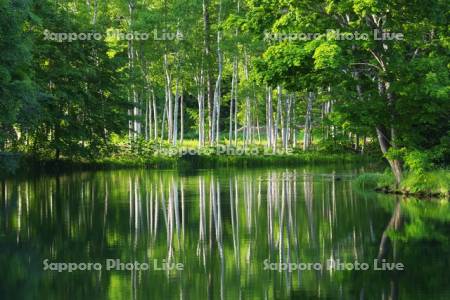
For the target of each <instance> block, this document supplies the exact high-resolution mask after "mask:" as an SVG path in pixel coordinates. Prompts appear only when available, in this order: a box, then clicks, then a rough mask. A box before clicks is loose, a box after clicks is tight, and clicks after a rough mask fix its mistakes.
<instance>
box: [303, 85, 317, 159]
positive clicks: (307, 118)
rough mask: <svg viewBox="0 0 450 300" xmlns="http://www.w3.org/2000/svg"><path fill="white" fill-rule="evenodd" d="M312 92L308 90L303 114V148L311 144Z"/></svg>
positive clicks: (313, 96)
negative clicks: (304, 113)
mask: <svg viewBox="0 0 450 300" xmlns="http://www.w3.org/2000/svg"><path fill="white" fill-rule="evenodd" d="M314 98H315V95H314V92H308V99H307V105H306V116H305V130H304V135H303V150H304V151H306V150H309V148H310V146H311V141H312V138H311V131H312V107H313V102H314Z"/></svg>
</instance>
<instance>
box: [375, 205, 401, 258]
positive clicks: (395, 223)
mask: <svg viewBox="0 0 450 300" xmlns="http://www.w3.org/2000/svg"><path fill="white" fill-rule="evenodd" d="M400 223H401V205H400V200H398V199H397V203H396V204H395V208H394V211H393V213H392V217H391V219H390V220H389V223H388V225H387V226H386V229H385V230H384V231H383V235H382V236H381V241H380V246H379V248H378V257H377V259H382V258H384V257H385V255H386V252H387V243H388V241H389V235H388V234H389V231H390V230H392V229H393V230H397V229H398V228H399V226H400Z"/></svg>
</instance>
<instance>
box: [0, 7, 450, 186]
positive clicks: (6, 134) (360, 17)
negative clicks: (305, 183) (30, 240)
mask: <svg viewBox="0 0 450 300" xmlns="http://www.w3.org/2000/svg"><path fill="white" fill-rule="evenodd" d="M448 14H449V6H448V2H447V1H445V0H430V1H425V2H424V1H410V0H395V1H385V0H355V1H350V0H343V1H332V0H323V1H317V0H316V1H310V0H303V1H291V0H202V1H200V0H193V1H183V0H167V1H163V0H155V1H146V0H128V1H126V0H120V1H119V0H112V1H106V0H84V1H70V0H64V1H58V0H53V1H50V0H39V1H32V0H17V1H11V0H2V1H0V16H1V18H0V22H1V26H0V151H2V152H3V153H23V154H27V155H32V156H33V157H36V158H38V159H39V158H50V157H51V158H56V159H59V158H68V159H74V158H86V159H96V158H98V157H108V156H112V155H114V154H117V153H120V152H126V151H131V152H133V151H138V150H139V152H138V155H152V154H154V153H155V152H156V151H157V149H161V147H183V146H187V147H211V146H217V145H227V146H229V147H243V148H247V147H252V146H254V147H262V148H266V149H272V150H273V151H274V152H275V151H287V150H288V149H296V151H298V152H302V151H308V150H309V151H318V150H325V151H331V152H332V151H338V152H339V151H353V152H365V151H366V149H369V148H371V147H372V148H371V149H376V151H379V153H380V155H381V154H382V155H383V156H384V157H385V158H386V159H387V161H388V162H389V166H390V169H391V170H392V174H394V176H395V181H396V183H397V184H399V183H400V182H401V181H402V177H403V175H404V174H403V171H404V170H413V171H414V172H417V173H421V174H422V173H423V172H425V171H428V170H430V169H432V168H442V167H446V166H447V165H448V159H449V149H450V134H449V120H450V116H449V113H450V102H449V93H450V77H449V67H450V59H449V55H448V53H449V48H450V43H449V42H450V40H449V32H448V17H449V15H448ZM135 149H138V150H135ZM142 149H144V150H145V151H142ZM380 150H381V151H380Z"/></svg>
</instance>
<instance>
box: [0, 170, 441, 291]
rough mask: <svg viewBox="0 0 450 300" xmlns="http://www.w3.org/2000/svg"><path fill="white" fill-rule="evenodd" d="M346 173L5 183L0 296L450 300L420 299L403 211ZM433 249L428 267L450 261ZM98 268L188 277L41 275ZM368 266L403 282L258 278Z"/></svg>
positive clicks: (325, 274)
mask: <svg viewBox="0 0 450 300" xmlns="http://www.w3.org/2000/svg"><path fill="white" fill-rule="evenodd" d="M353 172H354V171H341V172H336V171H330V170H326V171H323V170H320V169H313V170H306V169H304V170H301V169H287V170H257V171H246V172H231V171H228V172H225V171H221V172H218V171H216V172H213V171H204V172H203V173H201V174H199V175H195V176H180V175H179V174H177V173H176V172H170V171H166V172H151V171H114V172H97V173H79V174H72V175H66V176H58V177H47V178H39V179H30V180H26V181H20V182H16V181H14V180H10V181H3V182H2V183H1V196H0V205H1V208H0V229H1V232H0V234H1V235H0V247H1V257H0V267H1V268H2V270H4V272H3V274H2V275H0V277H1V278H0V279H1V280H0V293H1V294H2V295H6V296H9V297H11V298H15V299H22V298H23V299H25V298H38V297H39V298H48V299H52V298H58V299H59V298H62V297H69V298H70V299H79V298H80V299H81V298H86V297H89V298H92V297H95V298H105V299H106V298H110V299H146V298H152V299H160V298H163V297H164V298H166V299H172V298H177V299H204V298H208V299H247V298H250V297H252V298H261V299H279V298H295V297H303V298H308V297H309V298H338V299H349V298H356V297H358V298H359V299H366V298H367V299H372V298H381V299H397V298H398V297H399V295H403V296H407V297H408V298H414V297H416V296H417V297H419V295H421V293H437V295H441V296H442V295H448V290H446V289H445V288H441V289H440V291H442V292H440V291H438V290H432V289H429V287H422V288H421V290H419V291H417V290H418V287H417V286H414V283H413V282H412V283H411V282H410V280H409V279H410V277H413V278H415V277H419V278H420V277H421V276H426V274H423V272H422V273H420V272H416V269H418V268H419V267H418V266H419V265H418V264H419V261H418V259H419V260H421V261H424V258H423V257H422V256H421V252H420V251H419V250H414V248H408V245H409V244H408V243H405V242H403V243H402V244H398V242H396V241H397V240H399V239H395V238H392V234H391V233H392V232H394V233H395V232H397V231H399V230H400V227H401V225H402V221H403V220H402V209H401V207H402V205H403V204H402V203H403V202H402V201H400V200H397V201H396V200H395V199H392V198H390V197H383V199H380V196H378V195H374V194H370V193H361V192H357V191H355V190H354V189H353V188H352V182H351V180H350V175H351V173H353ZM444 222H448V220H444ZM409 224H414V223H413V222H410V223H409ZM445 224H448V223H445ZM402 239H403V241H405V237H404V236H403V237H401V239H400V240H402ZM405 245H406V246H405ZM421 245H422V246H427V245H424V244H421ZM405 249H406V250H405ZM427 249H428V248H427ZM429 249H431V250H430V255H431V256H430V257H429V259H431V260H433V259H434V258H436V259H437V255H438V254H441V252H442V251H447V250H442V249H441V248H438V247H432V248H429ZM443 249H448V247H446V248H445V247H444V248H443ZM434 255H436V257H435V256H434ZM447 257H448V256H447ZM107 258H115V259H120V260H121V261H123V262H133V261H138V262H147V263H149V264H150V265H152V264H153V260H154V259H158V261H160V262H161V261H164V262H166V263H167V264H169V265H170V264H174V263H182V264H183V265H184V270H183V271H176V270H170V269H167V270H164V271H155V270H151V271H141V270H133V271H105V270H104V269H103V270H101V271H90V272H86V271H85V272H83V271H77V272H73V273H67V272H65V273H64V272H63V273H58V272H50V271H43V270H42V261H43V260H44V259H49V260H50V261H54V262H101V263H102V264H104V262H105V259H107ZM375 258H380V259H381V258H386V259H387V260H389V261H402V260H405V261H408V262H409V263H410V264H411V266H410V269H409V271H406V272H405V273H402V274H399V273H398V272H388V273H386V272H384V273H383V272H374V271H339V270H326V269H322V270H295V271H293V272H289V271H288V270H282V271H279V270H276V271H274V270H265V269H264V267H265V264H264V261H267V262H271V263H279V264H282V263H297V264H298V263H322V264H323V265H324V266H325V265H326V262H327V261H328V260H333V261H341V262H354V261H359V262H370V264H372V261H373V259H375ZM405 263H406V262H405ZM415 264H417V266H415ZM449 265H450V264H449V262H448V259H447V261H444V262H443V263H441V264H440V265H438V264H433V266H434V268H435V270H433V272H435V271H437V272H438V271H439V270H440V269H442V270H444V269H445V268H446V266H449ZM437 282H439V280H437ZM24 287H26V288H24Z"/></svg>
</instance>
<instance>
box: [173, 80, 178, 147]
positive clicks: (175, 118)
mask: <svg viewBox="0 0 450 300" xmlns="http://www.w3.org/2000/svg"><path fill="white" fill-rule="evenodd" d="M178 98H179V95H178V79H177V80H176V84H175V106H174V113H173V133H172V144H173V145H174V146H175V145H176V144H177V142H178V109H179V107H178V103H179V99H178Z"/></svg>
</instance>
